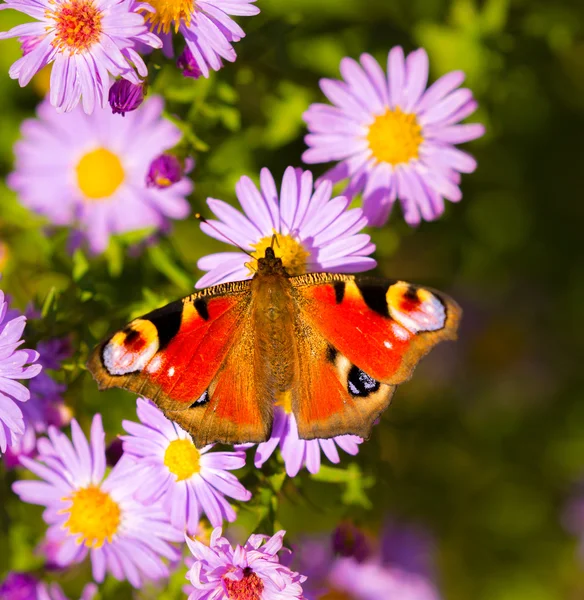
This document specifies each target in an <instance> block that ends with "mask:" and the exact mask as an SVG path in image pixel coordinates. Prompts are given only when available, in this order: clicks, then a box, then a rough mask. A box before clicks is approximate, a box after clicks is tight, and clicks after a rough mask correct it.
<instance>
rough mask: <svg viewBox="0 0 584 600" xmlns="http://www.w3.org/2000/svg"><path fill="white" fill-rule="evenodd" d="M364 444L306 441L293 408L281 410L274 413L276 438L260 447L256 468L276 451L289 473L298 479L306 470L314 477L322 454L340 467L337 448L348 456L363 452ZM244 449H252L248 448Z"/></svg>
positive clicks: (344, 438) (350, 438) (347, 439)
mask: <svg viewBox="0 0 584 600" xmlns="http://www.w3.org/2000/svg"><path fill="white" fill-rule="evenodd" d="M362 441H363V440H362V439H361V438H360V437H358V436H356V435H339V436H337V437H334V438H329V439H314V440H302V439H300V438H299V436H298V426H297V424H296V418H295V417H294V413H293V412H292V409H291V407H288V406H287V407H281V406H277V407H276V410H275V411H274V423H273V425H272V434H271V435H270V439H269V440H268V441H266V442H262V443H261V444H258V446H257V449H256V454H255V458H254V464H255V466H256V467H257V468H258V469H259V468H261V467H262V465H263V464H264V463H265V462H266V461H267V460H268V458H270V456H271V455H272V454H273V453H274V451H275V450H276V448H278V447H279V448H280V454H281V455H282V458H283V459H284V464H285V467H286V473H287V474H288V476H289V477H295V476H296V475H298V472H299V471H300V469H301V468H302V467H306V468H307V469H308V471H309V472H310V473H313V474H314V473H318V471H319V470H320V462H321V452H322V453H324V455H325V456H326V457H327V458H328V459H329V460H330V461H331V462H332V463H335V464H336V463H339V462H340V460H341V458H340V456H339V452H338V449H337V446H338V447H339V448H341V449H342V450H344V451H345V452H346V453H347V454H351V455H353V456H354V455H355V454H357V453H358V452H359V444H361V442H362ZM242 447H243V448H249V447H250V445H248V444H245V445H243V446H242Z"/></svg>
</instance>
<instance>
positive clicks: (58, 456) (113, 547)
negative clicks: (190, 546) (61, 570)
mask: <svg viewBox="0 0 584 600" xmlns="http://www.w3.org/2000/svg"><path fill="white" fill-rule="evenodd" d="M71 433H72V438H73V443H71V441H70V440H69V438H68V437H67V436H66V435H65V434H63V433H61V432H60V431H58V430H57V429H56V428H54V427H50V428H49V431H48V434H49V437H48V439H47V438H43V439H42V440H39V442H38V450H39V457H38V460H31V459H29V458H22V459H21V460H22V464H23V466H25V467H26V468H27V469H29V470H30V471H32V472H33V473H34V474H35V475H37V476H38V477H40V478H41V479H42V481H35V480H28V481H17V482H16V483H15V484H14V485H13V489H14V491H15V492H16V493H17V494H18V495H19V496H20V499H21V500H22V501H23V502H29V503H31V504H41V505H43V506H45V507H46V510H45V512H44V515H43V516H44V519H45V521H46V522H47V523H48V525H49V528H48V530H47V539H48V540H50V541H51V542H52V543H54V544H55V545H56V547H57V548H58V550H57V553H56V556H55V561H56V563H57V564H58V565H59V566H67V565H70V564H73V563H77V562H80V561H82V560H83V559H84V558H85V557H86V556H87V555H88V554H89V555H90V556H91V565H92V571H93V578H94V579H95V581H98V582H101V581H103V580H104V577H105V574H106V572H109V573H111V574H112V575H113V576H114V577H115V578H116V579H119V580H123V579H127V580H128V581H129V582H130V583H131V584H132V585H133V586H134V587H140V586H141V585H142V582H143V580H144V579H159V578H162V577H167V576H168V569H167V566H166V565H165V563H164V562H163V560H162V559H163V557H164V558H167V559H168V560H177V558H178V556H179V552H178V550H177V549H176V548H175V547H174V546H172V545H170V544H169V542H177V541H180V540H181V539H182V534H181V533H179V532H178V531H177V530H176V529H175V528H173V527H172V526H171V525H170V524H169V523H168V521H167V517H166V514H165V513H164V512H163V511H162V510H161V508H160V507H159V506H156V505H152V506H145V505H143V504H141V503H139V502H138V501H137V500H136V499H134V497H133V491H134V490H133V488H131V487H130V486H128V484H127V481H128V477H129V474H130V473H129V470H131V469H132V468H133V465H132V464H131V461H125V460H120V462H118V464H117V465H116V466H115V467H114V468H113V469H112V471H111V472H110V473H109V475H108V476H107V477H106V476H105V469H106V461H105V447H104V439H105V433H104V430H103V426H102V423H101V416H100V415H99V414H98V415H95V417H94V418H93V423H92V426H91V437H90V441H89V442H88V440H87V439H86V437H85V435H84V434H83V432H82V431H81V427H79V425H78V423H77V421H75V420H73V421H72V422H71Z"/></svg>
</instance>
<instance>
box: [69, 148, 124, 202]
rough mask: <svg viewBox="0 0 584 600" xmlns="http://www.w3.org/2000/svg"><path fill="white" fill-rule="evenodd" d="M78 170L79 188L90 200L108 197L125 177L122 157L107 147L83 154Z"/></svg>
mask: <svg viewBox="0 0 584 600" xmlns="http://www.w3.org/2000/svg"><path fill="white" fill-rule="evenodd" d="M76 171H77V184H78V185H79V189H80V190H81V192H82V193H83V195H84V196H85V197H86V198H88V199H90V200H100V199H102V198H108V197H109V196H111V195H112V194H113V193H114V192H115V191H116V190H117V189H118V187H119V186H120V185H121V184H122V183H123V181H124V178H125V173H124V167H123V166H122V163H121V161H120V159H119V158H118V157H117V156H116V155H115V154H114V153H113V152H110V151H109V150H107V149H106V148H98V149H97V150H93V151H91V152H88V153H87V154H85V155H84V156H82V158H81V160H80V161H79V162H78V163H77V168H76Z"/></svg>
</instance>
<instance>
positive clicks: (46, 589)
mask: <svg viewBox="0 0 584 600" xmlns="http://www.w3.org/2000/svg"><path fill="white" fill-rule="evenodd" d="M96 594H97V586H96V585H95V584H94V583H88V584H87V585H86V586H85V587H84V588H83V590H82V592H81V598H80V599H79V600H93V598H94V597H95V596H96ZM36 600H68V598H67V596H65V594H64V593H63V590H62V589H61V586H60V585H59V584H58V583H51V584H48V585H47V584H46V583H40V584H39V586H38V588H37V597H36Z"/></svg>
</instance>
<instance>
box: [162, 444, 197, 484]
mask: <svg viewBox="0 0 584 600" xmlns="http://www.w3.org/2000/svg"><path fill="white" fill-rule="evenodd" d="M200 456H201V455H200V453H199V451H198V450H197V449H196V448H195V445H194V444H193V442H191V441H190V440H173V441H172V442H170V444H168V447H167V448H166V452H165V453H164V465H165V466H166V467H167V468H168V470H169V471H170V472H171V473H172V474H173V475H176V480H177V481H184V480H185V479H189V477H192V476H193V475H195V474H196V473H198V472H199V471H200V470H201V465H200V463H199V458H200Z"/></svg>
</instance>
